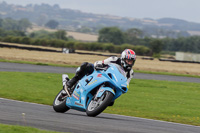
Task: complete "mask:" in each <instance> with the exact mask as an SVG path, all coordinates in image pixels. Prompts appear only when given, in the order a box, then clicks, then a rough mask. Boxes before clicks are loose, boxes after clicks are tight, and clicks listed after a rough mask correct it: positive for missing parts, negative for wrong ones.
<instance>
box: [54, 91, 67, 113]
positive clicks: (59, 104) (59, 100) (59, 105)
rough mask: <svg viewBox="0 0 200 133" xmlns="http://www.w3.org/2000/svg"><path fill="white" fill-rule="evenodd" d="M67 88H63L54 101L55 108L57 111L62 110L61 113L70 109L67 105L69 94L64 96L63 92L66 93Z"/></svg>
mask: <svg viewBox="0 0 200 133" xmlns="http://www.w3.org/2000/svg"><path fill="white" fill-rule="evenodd" d="M65 93H66V92H65V90H63V89H62V90H61V91H60V92H59V93H58V95H57V96H56V98H55V99H54V102H53V109H54V110H55V111H56V112H60V113H64V112H66V111H67V110H69V109H70V108H69V107H67V106H66V99H67V97H68V95H66V96H63V94H65Z"/></svg>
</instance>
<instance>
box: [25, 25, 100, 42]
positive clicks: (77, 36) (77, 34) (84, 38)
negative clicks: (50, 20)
mask: <svg viewBox="0 0 200 133" xmlns="http://www.w3.org/2000/svg"><path fill="white" fill-rule="evenodd" d="M39 30H46V31H48V32H55V31H57V30H53V29H49V28H47V27H40V26H32V28H31V29H28V32H29V33H31V32H34V31H39ZM67 36H68V37H69V36H72V37H73V38H74V39H76V40H79V41H86V42H96V41H97V39H98V35H92V34H86V33H80V32H73V31H67Z"/></svg>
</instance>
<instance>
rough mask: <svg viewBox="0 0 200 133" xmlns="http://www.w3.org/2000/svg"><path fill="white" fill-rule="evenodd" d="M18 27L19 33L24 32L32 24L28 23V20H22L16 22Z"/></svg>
mask: <svg viewBox="0 0 200 133" xmlns="http://www.w3.org/2000/svg"><path fill="white" fill-rule="evenodd" d="M18 26H19V30H20V31H26V29H27V28H29V27H31V26H32V24H31V23H30V22H29V20H28V19H26V18H23V19H21V20H19V21H18Z"/></svg>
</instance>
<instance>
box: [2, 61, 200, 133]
mask: <svg viewBox="0 0 200 133" xmlns="http://www.w3.org/2000/svg"><path fill="white" fill-rule="evenodd" d="M75 70H76V69H75V68H63V67H51V66H38V65H28V64H17V63H2V62H0V71H21V72H51V73H74V72H75ZM157 76H158V78H157ZM159 76H161V77H159ZM134 78H139V79H157V80H172V81H173V80H175V81H182V82H197V83H199V82H200V81H199V79H198V78H188V77H187V78H186V77H177V76H166V75H151V74H144V75H143V74H139V73H136V74H135V77H134ZM185 80H186V81H185ZM52 100H53V99H52ZM0 123H4V124H12V125H24V126H32V127H36V128H40V129H46V130H54V131H61V132H73V133H78V132H80V133H122V132H124V133H200V127H199V126H191V125H185V124H178V123H171V122H164V121H157V120H150V119H143V118H137V117H127V116H121V115H113V114H106V113H101V114H100V115H99V116H97V117H88V116H87V115H86V114H85V113H84V112H79V111H75V110H69V111H68V112H66V113H65V114H63V113H56V112H54V110H53V108H52V106H48V105H41V104H34V103H27V102H20V101H14V100H8V99H3V98H0Z"/></svg>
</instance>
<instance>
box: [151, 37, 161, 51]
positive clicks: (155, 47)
mask: <svg viewBox="0 0 200 133" xmlns="http://www.w3.org/2000/svg"><path fill="white" fill-rule="evenodd" d="M150 48H151V49H152V52H153V53H154V54H160V52H161V51H162V48H163V42H162V41H161V40H159V39H153V40H152V41H151V42H150Z"/></svg>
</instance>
